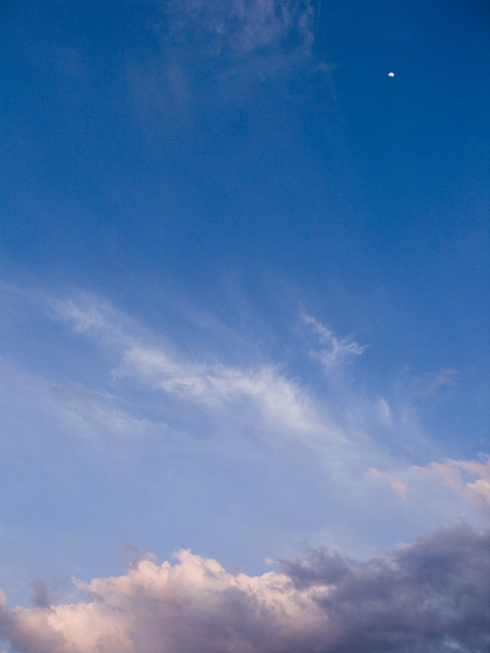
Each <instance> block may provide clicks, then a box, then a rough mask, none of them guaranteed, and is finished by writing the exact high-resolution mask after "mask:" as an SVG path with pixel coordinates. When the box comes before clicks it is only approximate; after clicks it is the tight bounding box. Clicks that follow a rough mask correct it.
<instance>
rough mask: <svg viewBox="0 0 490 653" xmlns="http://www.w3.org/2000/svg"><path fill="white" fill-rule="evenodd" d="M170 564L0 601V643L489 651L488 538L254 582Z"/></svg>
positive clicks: (124, 650) (430, 542)
mask: <svg viewBox="0 0 490 653" xmlns="http://www.w3.org/2000/svg"><path fill="white" fill-rule="evenodd" d="M177 558H178V563H177V564H175V565H172V564H170V563H169V562H164V563H163V564H162V565H160V566H158V565H157V564H155V562H154V561H153V560H152V559H150V558H147V559H141V557H140V559H139V560H138V561H136V562H135V564H134V565H133V566H132V567H131V568H130V570H129V572H128V573H127V575H124V576H120V577H116V578H98V579H94V580H93V581H92V582H91V583H90V584H88V585H84V584H83V583H78V589H79V590H81V591H83V592H85V593H86V596H87V599H86V600H84V601H79V602H70V603H62V604H58V605H56V604H51V605H49V604H48V600H47V597H49V592H47V591H46V589H45V588H42V589H43V592H42V598H43V600H42V601H40V602H39V601H38V602H37V607H34V608H31V609H26V608H15V609H8V608H7V607H6V604H5V600H3V602H2V608H1V612H0V632H1V635H2V636H3V637H4V638H5V640H7V641H8V642H9V643H10V644H11V645H12V646H13V647H14V649H15V650H16V651H20V652H22V653H47V652H48V651H49V652H50V653H75V652H76V653H95V651H104V652H105V653H116V652H117V653H182V652H184V651H185V652H186V653H194V652H195V653H198V652H199V653H289V652H291V653H293V652H297V651H298V652H299V651H301V653H310V652H311V653H340V652H343V653H350V652H352V653H354V651H356V652H358V651H361V650H362V651H363V652H366V653H369V652H373V653H375V652H376V653H378V652H379V651H392V652H405V653H406V652H415V651H417V652H424V653H425V652H427V653H429V652H432V651H454V650H459V651H475V652H476V651H488V650H490V634H489V632H490V534H488V533H486V534H479V533H477V532H475V531H474V530H472V529H471V528H470V527H469V526H467V525H464V524H461V525H458V526H454V527H452V528H450V529H445V530H442V531H438V532H436V533H434V534H432V535H430V536H427V537H424V538H421V539H419V540H418V541H417V542H416V543H415V544H414V545H413V546H409V545H404V546H401V547H399V548H398V549H396V550H393V551H390V552H388V553H387V555H386V556H385V557H384V558H374V559H372V560H370V561H369V562H366V563H358V562H353V561H351V560H349V559H347V558H345V557H342V556H341V555H339V554H330V553H327V552H326V551H324V550H316V551H313V552H311V553H310V555H309V556H308V557H307V558H306V559H304V560H287V561H283V562H282V563H281V565H280V566H279V569H278V571H273V572H269V573H266V574H264V575H262V576H260V577H250V576H247V575H245V574H238V575H236V576H234V575H231V574H230V573H227V572H226V571H225V570H224V569H223V567H222V566H221V565H220V564H219V563H218V562H216V561H215V560H210V559H208V560H206V559H203V558H201V557H199V556H196V555H193V554H191V553H190V552H189V551H181V552H179V554H178V555H177ZM39 585H40V582H38V583H37V586H36V587H35V588H34V589H35V590H39V587H38V586H39ZM37 593H38V594H39V591H38V592H37Z"/></svg>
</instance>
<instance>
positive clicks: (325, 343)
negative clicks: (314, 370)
mask: <svg viewBox="0 0 490 653" xmlns="http://www.w3.org/2000/svg"><path fill="white" fill-rule="evenodd" d="M303 319H304V321H305V323H306V324H308V325H309V326H310V327H311V329H312V330H313V332H314V333H315V335H316V337H317V338H318V341H319V343H320V345H321V347H320V348H318V349H316V350H312V354H313V355H315V356H318V358H320V360H321V361H322V363H323V364H324V365H325V367H326V368H327V370H330V369H332V368H333V367H337V366H338V365H340V364H342V363H345V362H346V361H348V360H349V359H352V358H353V357H355V356H360V355H361V354H362V353H363V352H364V350H365V349H366V346H365V345H364V346H360V345H358V344H357V342H355V341H354V340H350V339H349V338H338V337H337V336H336V335H335V334H334V332H333V331H331V330H330V329H329V328H328V327H326V326H324V325H323V324H321V323H320V322H318V320H316V319H315V318H314V317H311V315H304V316H303Z"/></svg>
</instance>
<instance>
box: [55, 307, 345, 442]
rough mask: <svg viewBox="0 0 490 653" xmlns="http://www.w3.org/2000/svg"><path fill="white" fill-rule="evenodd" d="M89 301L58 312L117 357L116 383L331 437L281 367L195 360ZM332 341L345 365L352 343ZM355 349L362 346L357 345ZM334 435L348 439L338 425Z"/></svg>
mask: <svg viewBox="0 0 490 653" xmlns="http://www.w3.org/2000/svg"><path fill="white" fill-rule="evenodd" d="M84 301H85V303H83V302H80V303H77V302H75V301H73V300H70V301H68V302H66V303H63V302H58V303H56V305H55V311H56V314H57V316H58V318H61V319H63V320H64V321H66V322H68V323H70V324H71V326H72V327H73V328H74V330H75V331H76V332H77V333H80V334H83V335H85V336H88V337H90V338H92V339H94V340H96V341H97V342H99V343H100V344H103V345H104V346H105V347H109V348H110V349H111V350H112V351H113V352H114V353H115V354H116V357H117V361H118V362H117V364H116V365H115V367H114V369H113V372H112V374H113V377H114V378H115V379H124V378H132V379H134V380H136V381H138V382H139V383H141V384H143V385H145V386H147V387H149V388H150V389H152V390H153V391H157V392H161V393H165V394H167V395H172V396H174V397H175V398H177V399H179V400H181V401H186V402H189V403H192V404H194V405H196V406H198V407H200V408H201V409H203V410H205V411H207V412H208V413H212V414H220V412H222V411H224V410H230V409H231V410H232V411H233V412H235V413H236V410H237V408H238V405H239V404H241V407H242V410H241V412H242V414H243V415H245V414H249V415H250V416H251V418H252V419H254V420H257V419H258V420H260V421H265V423H266V424H269V426H270V425H274V427H275V428H281V429H282V430H283V431H285V432H292V431H296V432H298V433H302V434H308V433H309V434H313V433H315V432H317V433H318V432H319V431H321V432H322V433H323V435H326V431H327V430H328V429H326V424H325V423H323V424H322V423H321V420H322V418H321V416H320V414H319V413H318V412H317V410H316V407H315V405H314V402H313V401H312V400H311V398H310V397H309V396H308V395H307V394H306V393H305V392H304V391H303V390H302V389H301V387H300V386H299V384H297V383H295V382H294V381H293V380H291V379H288V378H287V377H286V376H285V375H284V374H281V373H280V371H279V370H278V368H277V367H276V366H274V365H271V364H262V365H258V366H256V367H255V368H249V369H246V368H245V369H244V368H238V367H231V366H227V365H224V364H222V363H219V362H207V361H206V360H202V361H200V362H199V361H196V360H191V359H189V358H186V357H184V356H183V355H182V354H181V353H180V352H179V351H177V350H176V349H175V347H173V346H172V345H171V344H170V343H166V342H164V341H163V340H160V342H159V343H158V344H157V343H152V342H151V340H152V339H151V336H150V335H149V334H143V335H137V334H135V333H134V331H136V327H135V325H130V324H128V327H127V328H125V327H124V324H123V322H124V318H123V317H122V316H120V315H118V314H117V313H116V312H115V311H114V310H113V309H111V308H110V307H108V306H105V305H104V304H102V303H97V302H95V301H93V300H89V299H85V300H84ZM310 319H313V318H310ZM131 328H132V329H133V333H132V332H131ZM329 333H331V332H329ZM330 337H331V340H332V341H333V342H334V343H338V344H337V349H336V350H335V353H334V354H332V356H334V357H335V362H336V364H340V362H341V360H342V359H344V358H345V356H346V353H345V352H344V350H348V351H349V352H351V351H352V347H351V344H346V345H344V344H343V343H344V341H338V340H337V339H336V338H335V336H334V335H333V334H331V335H330ZM154 340H155V339H154ZM354 346H355V348H357V345H355V343H354ZM355 353H357V351H356V352H355ZM243 402H248V403H249V404H250V407H251V410H247V406H246V405H243ZM323 419H324V417H323ZM329 435H330V437H331V438H334V439H339V440H344V438H343V436H341V435H340V432H338V431H336V430H335V428H334V427H333V426H331V427H330V429H329Z"/></svg>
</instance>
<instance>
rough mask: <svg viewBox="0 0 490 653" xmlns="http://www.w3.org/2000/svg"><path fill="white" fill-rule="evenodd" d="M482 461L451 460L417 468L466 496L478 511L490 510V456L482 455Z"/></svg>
mask: <svg viewBox="0 0 490 653" xmlns="http://www.w3.org/2000/svg"><path fill="white" fill-rule="evenodd" d="M480 459H481V460H480V461H476V460H451V459H450V458H448V459H446V460H445V461H444V462H442V463H431V464H430V465H428V466H427V467H424V468H422V467H415V468H414V469H416V470H417V471H419V472H421V473H422V474H424V475H429V476H432V477H434V476H435V477H438V478H440V479H442V480H443V481H444V483H445V485H447V487H448V488H450V489H451V490H453V491H454V492H456V493H460V494H462V495H463V496H465V497H466V498H467V499H469V501H470V502H471V503H472V504H473V505H474V506H475V507H476V508H478V509H480V510H483V511H485V512H488V511H489V510H490V456H489V455H487V454H480Z"/></svg>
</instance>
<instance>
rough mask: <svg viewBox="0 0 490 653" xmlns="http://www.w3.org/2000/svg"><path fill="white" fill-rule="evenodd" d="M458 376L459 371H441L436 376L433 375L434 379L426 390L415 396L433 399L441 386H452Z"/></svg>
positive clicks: (415, 393)
mask: <svg viewBox="0 0 490 653" xmlns="http://www.w3.org/2000/svg"><path fill="white" fill-rule="evenodd" d="M456 374H457V371H456V370H453V369H443V370H440V371H439V372H437V373H436V374H432V377H433V379H432V381H431V382H430V383H429V385H428V386H427V387H426V388H425V389H424V390H418V391H416V392H414V393H413V394H414V395H415V396H416V397H432V396H434V393H435V391H436V390H437V388H439V387H440V386H445V385H451V384H452V383H454V376H455V375H456Z"/></svg>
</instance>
